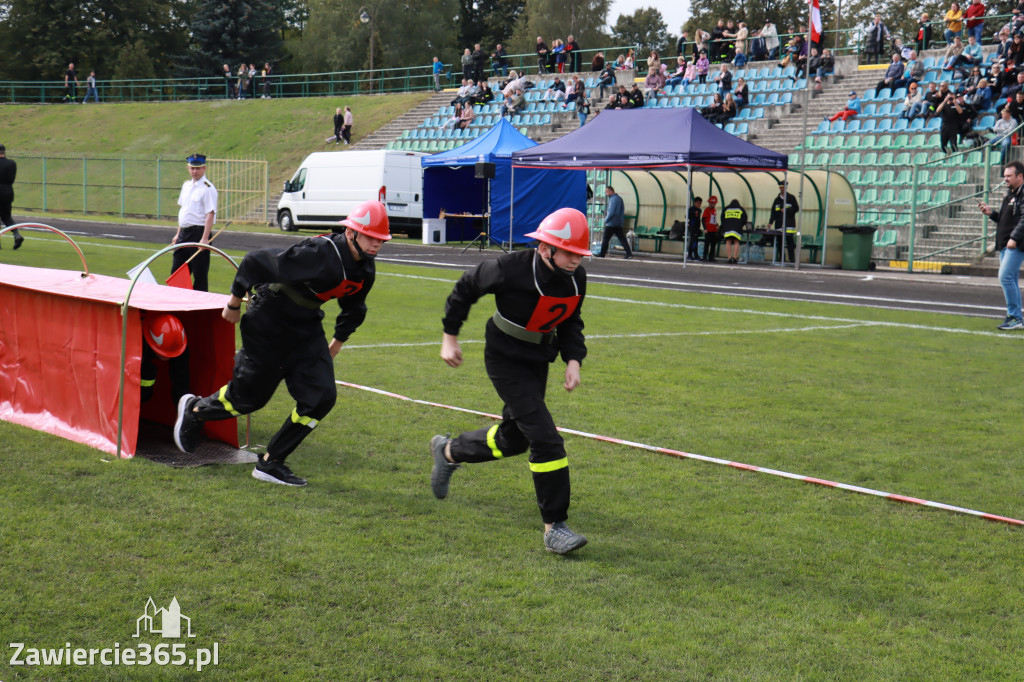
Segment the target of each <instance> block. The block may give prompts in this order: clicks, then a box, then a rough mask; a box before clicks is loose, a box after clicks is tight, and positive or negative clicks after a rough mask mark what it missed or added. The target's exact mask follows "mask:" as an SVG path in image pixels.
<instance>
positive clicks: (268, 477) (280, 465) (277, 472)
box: [252, 458, 306, 487]
mask: <svg viewBox="0 0 1024 682" xmlns="http://www.w3.org/2000/svg"><path fill="white" fill-rule="evenodd" d="M252 477H253V478H255V479H256V480H257V481H266V482H267V483H278V484H280V485H291V486H296V487H301V486H304V485H306V479H304V478H301V477H300V476H296V475H295V474H293V473H292V470H291V469H289V468H288V465H287V464H285V463H284V462H275V461H274V460H272V459H271V460H265V459H263V458H260V459H258V460H256V468H255V469H253V470H252Z"/></svg>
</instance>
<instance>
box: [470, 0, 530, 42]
mask: <svg viewBox="0 0 1024 682" xmlns="http://www.w3.org/2000/svg"><path fill="white" fill-rule="evenodd" d="M525 6H526V0H459V37H458V41H459V42H458V44H459V45H460V46H462V47H464V48H465V47H472V46H473V45H474V44H475V43H480V44H481V45H482V46H483V48H484V49H485V50H488V51H490V50H491V49H493V48H494V46H495V45H497V44H498V43H501V44H503V45H507V43H508V41H509V39H510V38H511V37H512V31H513V29H514V28H515V25H516V23H517V22H518V20H519V17H520V16H521V15H522V13H523V9H524V8H525Z"/></svg>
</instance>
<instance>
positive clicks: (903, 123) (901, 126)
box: [892, 118, 910, 132]
mask: <svg viewBox="0 0 1024 682" xmlns="http://www.w3.org/2000/svg"><path fill="white" fill-rule="evenodd" d="M909 126H910V121H908V120H907V119H905V118H898V119H896V122H895V123H893V124H892V130H893V132H897V131H901V130H906V129H907V128H908V127H909Z"/></svg>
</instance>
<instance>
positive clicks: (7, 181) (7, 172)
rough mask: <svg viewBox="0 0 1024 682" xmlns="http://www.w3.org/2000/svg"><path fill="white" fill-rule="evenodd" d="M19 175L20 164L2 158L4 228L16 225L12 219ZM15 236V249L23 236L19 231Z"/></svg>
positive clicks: (1, 213) (0, 205)
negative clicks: (15, 187) (15, 183)
mask: <svg viewBox="0 0 1024 682" xmlns="http://www.w3.org/2000/svg"><path fill="white" fill-rule="evenodd" d="M17 175H18V164H16V163H15V162H14V161H12V160H11V159H8V158H7V157H6V156H0V224H2V225H3V226H4V227H10V226H11V225H14V224H15V222H14V218H13V217H11V206H13V205H14V178H15V177H16V176H17ZM12 233H13V234H14V242H15V245H14V248H18V247H19V246H20V245H21V240H22V236H21V235H20V234H19V233H18V231H17V230H12Z"/></svg>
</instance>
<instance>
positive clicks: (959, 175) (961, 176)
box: [946, 170, 967, 185]
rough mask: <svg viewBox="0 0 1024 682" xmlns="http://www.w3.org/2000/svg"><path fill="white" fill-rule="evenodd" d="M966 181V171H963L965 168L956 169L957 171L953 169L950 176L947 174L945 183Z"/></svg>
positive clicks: (959, 183) (957, 183) (952, 183)
mask: <svg viewBox="0 0 1024 682" xmlns="http://www.w3.org/2000/svg"><path fill="white" fill-rule="evenodd" d="M966 182H967V171H965V170H958V171H953V174H952V175H951V176H949V181H948V182H947V183H946V184H947V185H962V184H964V183H966Z"/></svg>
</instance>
